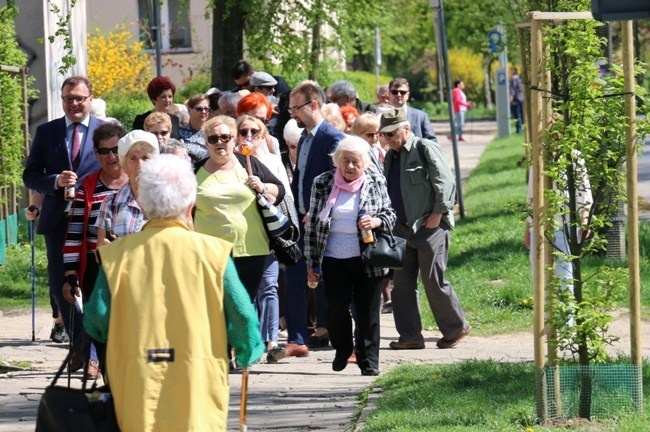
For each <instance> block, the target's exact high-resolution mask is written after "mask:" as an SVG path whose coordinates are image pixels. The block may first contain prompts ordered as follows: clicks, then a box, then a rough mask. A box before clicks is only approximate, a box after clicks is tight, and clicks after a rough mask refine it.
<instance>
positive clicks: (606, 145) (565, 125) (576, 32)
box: [535, 0, 650, 418]
mask: <svg viewBox="0 0 650 432" xmlns="http://www.w3.org/2000/svg"><path fill="white" fill-rule="evenodd" d="M588 3H589V2H588V1H587V0H562V1H558V2H557V4H556V5H555V11H557V12H563V11H581V10H588ZM601 25H602V24H601V23H598V22H597V21H594V20H570V21H567V22H564V23H562V25H557V26H546V27H545V29H544V35H545V36H544V42H545V44H546V45H547V46H548V48H549V52H550V55H549V56H548V58H547V59H546V61H545V63H544V64H543V66H542V67H543V69H545V70H549V71H550V72H551V77H552V78H551V80H552V87H551V88H550V89H536V90H535V91H542V92H544V97H550V98H551V100H552V109H553V120H552V123H551V124H550V126H549V128H548V130H547V133H546V136H545V139H544V140H543V145H544V152H545V154H546V155H547V159H549V162H548V163H547V164H546V165H545V172H544V173H545V174H546V175H548V176H549V177H550V178H551V180H552V182H553V185H554V187H553V188H552V189H550V190H547V191H545V198H546V201H547V206H546V209H547V210H546V212H545V214H544V215H543V217H542V219H543V222H544V223H545V226H546V232H545V236H546V237H547V238H548V240H549V243H550V244H551V245H553V244H555V241H554V240H553V239H554V234H555V232H557V231H558V230H560V231H563V232H564V235H565V236H566V238H567V239H568V252H565V251H563V250H560V249H558V248H555V249H554V251H553V253H554V255H555V257H556V259H563V260H565V261H566V262H568V263H570V267H571V270H572V275H571V276H572V281H571V284H572V290H571V291H569V290H567V288H566V286H565V285H566V282H563V281H560V280H558V278H557V277H554V278H552V280H551V282H550V283H549V284H548V285H547V288H549V290H550V291H551V292H552V295H553V297H554V300H553V301H551V302H550V303H549V305H548V306H549V307H548V318H547V319H548V321H549V322H550V323H551V324H552V325H553V326H554V327H555V328H556V329H557V334H556V335H555V337H552V338H551V344H552V345H554V346H555V347H556V348H558V349H560V350H564V351H568V352H570V353H572V354H574V356H575V357H576V359H577V360H578V362H579V364H580V365H582V366H585V367H586V369H584V370H583V372H581V393H580V404H579V415H580V416H581V417H584V418H589V417H590V413H591V411H590V410H591V389H592V385H591V384H592V375H591V373H590V372H589V368H588V366H589V365H591V364H593V363H594V362H596V363H604V362H606V361H607V360H608V356H607V353H606V350H605V348H606V347H607V346H608V345H610V344H611V343H612V342H614V341H615V340H617V337H616V336H615V335H610V334H609V324H610V322H611V321H612V316H611V308H612V307H613V305H614V304H615V302H616V301H617V300H619V299H620V298H621V297H622V294H623V293H624V292H625V287H626V281H627V277H626V276H627V273H626V271H625V269H620V268H617V267H616V266H609V265H602V266H600V267H598V268H596V269H595V270H593V271H591V270H587V268H586V267H585V266H584V265H583V263H584V261H585V260H586V259H587V258H588V257H589V256H590V255H591V254H593V253H596V252H600V251H604V249H605V247H606V244H607V239H606V237H605V235H606V229H607V228H609V227H611V226H612V217H613V216H614V215H615V214H616V210H617V204H618V203H619V202H622V201H624V200H625V190H624V182H625V174H624V170H623V164H624V163H625V160H626V145H625V131H626V128H627V122H628V119H627V118H626V115H625V110H624V101H625V97H626V95H625V89H624V81H623V74H634V75H636V74H640V73H643V68H642V67H641V65H640V64H639V65H637V67H636V68H635V69H634V70H625V71H624V70H622V67H621V65H620V64H612V65H611V69H610V73H609V74H602V73H601V71H600V69H599V68H598V66H597V65H598V62H599V61H603V60H604V58H603V43H604V40H602V39H601V38H599V37H598V36H597V34H596V29H597V27H599V26H601ZM635 93H636V95H637V96H640V97H643V96H645V91H644V89H643V88H641V87H639V86H637V88H636V89H635ZM649 126H650V123H649V122H648V121H647V119H641V120H639V121H638V123H637V136H636V140H637V141H636V145H637V146H641V145H642V144H643V141H644V137H645V136H646V134H647V133H648V132H649V131H650V127H649ZM586 179H588V180H589V182H588V183H587V181H586ZM588 184H590V190H591V195H592V199H591V201H590V202H586V203H585V202H584V201H583V200H580V199H578V197H579V196H580V195H584V194H585V193H586V191H587V187H588V186H587V185H588ZM587 233H589V234H588V235H587ZM549 273H550V274H554V272H553V271H552V269H549Z"/></svg>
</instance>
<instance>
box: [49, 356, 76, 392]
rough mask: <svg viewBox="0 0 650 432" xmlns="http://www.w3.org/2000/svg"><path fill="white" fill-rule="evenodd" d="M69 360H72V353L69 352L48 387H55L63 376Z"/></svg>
mask: <svg viewBox="0 0 650 432" xmlns="http://www.w3.org/2000/svg"><path fill="white" fill-rule="evenodd" d="M71 358H72V351H71V350H69V351H68V354H67V355H66V356H65V359H64V360H63V363H62V364H61V367H59V370H58V371H57V372H56V375H54V379H53V380H52V382H51V383H50V386H55V385H56V382H57V381H58V380H59V378H60V377H61V375H62V374H63V371H64V370H65V367H66V366H67V365H68V364H69V362H70V359H71Z"/></svg>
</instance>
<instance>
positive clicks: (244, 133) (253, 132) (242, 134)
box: [239, 129, 260, 137]
mask: <svg viewBox="0 0 650 432" xmlns="http://www.w3.org/2000/svg"><path fill="white" fill-rule="evenodd" d="M249 133H250V134H251V136H254V137H255V136H257V135H258V134H259V133H260V130H259V129H240V130H239V136H240V137H247V136H248V134H249Z"/></svg>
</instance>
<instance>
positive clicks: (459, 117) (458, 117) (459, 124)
mask: <svg viewBox="0 0 650 432" xmlns="http://www.w3.org/2000/svg"><path fill="white" fill-rule="evenodd" d="M454 120H455V122H456V134H457V136H458V138H462V137H463V126H465V111H461V112H457V113H454Z"/></svg>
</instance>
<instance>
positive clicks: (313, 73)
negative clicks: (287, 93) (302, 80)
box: [308, 0, 323, 81]
mask: <svg viewBox="0 0 650 432" xmlns="http://www.w3.org/2000/svg"><path fill="white" fill-rule="evenodd" d="M322 9H323V6H322V3H321V1H320V0H316V1H315V2H314V11H315V14H314V16H315V18H314V27H313V28H312V30H311V53H309V71H308V76H309V79H310V80H314V81H318V77H319V75H320V53H321V49H322V47H321V45H322V42H321V26H322V19H321V12H322Z"/></svg>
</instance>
